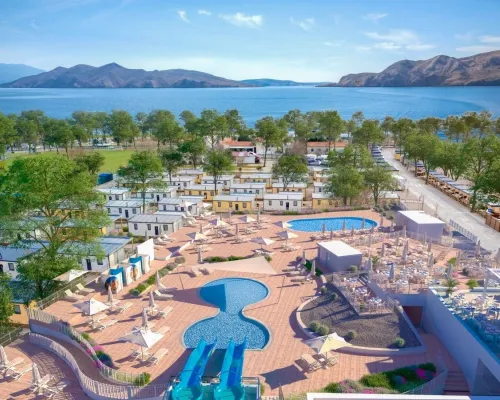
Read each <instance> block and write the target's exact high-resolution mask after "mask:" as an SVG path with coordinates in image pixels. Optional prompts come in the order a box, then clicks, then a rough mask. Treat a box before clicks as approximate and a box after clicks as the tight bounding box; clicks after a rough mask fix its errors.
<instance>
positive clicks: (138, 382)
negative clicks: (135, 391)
mask: <svg viewBox="0 0 500 400" xmlns="http://www.w3.org/2000/svg"><path fill="white" fill-rule="evenodd" d="M149 382H151V374H150V373H149V372H143V373H142V374H140V375H139V376H138V377H137V378H135V382H134V384H135V386H145V385H147V384H148V383H149Z"/></svg>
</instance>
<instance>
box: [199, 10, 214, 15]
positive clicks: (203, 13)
mask: <svg viewBox="0 0 500 400" xmlns="http://www.w3.org/2000/svg"><path fill="white" fill-rule="evenodd" d="M198 14H200V15H208V16H210V15H212V13H211V12H210V11H207V10H198Z"/></svg>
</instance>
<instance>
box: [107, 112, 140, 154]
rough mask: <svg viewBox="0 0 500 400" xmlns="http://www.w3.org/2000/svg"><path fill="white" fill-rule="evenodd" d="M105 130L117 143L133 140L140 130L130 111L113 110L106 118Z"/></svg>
mask: <svg viewBox="0 0 500 400" xmlns="http://www.w3.org/2000/svg"><path fill="white" fill-rule="evenodd" d="M105 130H106V131H107V132H108V133H109V134H110V135H111V137H112V138H113V140H114V141H115V142H116V144H117V145H121V144H125V146H126V145H127V143H130V142H133V141H134V140H135V137H137V134H138V132H139V129H138V127H137V125H136V124H135V122H134V119H133V118H132V116H131V115H130V113H129V112H128V111H124V110H113V111H112V112H111V114H109V115H108V116H107V118H106V123H105Z"/></svg>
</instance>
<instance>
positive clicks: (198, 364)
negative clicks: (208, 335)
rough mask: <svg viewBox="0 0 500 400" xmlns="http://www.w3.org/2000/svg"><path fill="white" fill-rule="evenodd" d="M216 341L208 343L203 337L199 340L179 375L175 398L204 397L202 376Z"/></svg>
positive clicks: (173, 395)
mask: <svg viewBox="0 0 500 400" xmlns="http://www.w3.org/2000/svg"><path fill="white" fill-rule="evenodd" d="M215 343H216V342H214V343H212V344H208V343H207V342H206V341H205V339H203V338H202V339H201V340H200V341H199V342H198V346H196V349H194V350H193V352H192V353H191V355H190V356H189V358H188V360H187V362H186V365H184V369H183V370H182V372H181V374H180V376H179V383H178V384H177V385H176V386H175V388H174V389H173V391H172V397H173V399H174V400H200V399H201V398H202V397H203V389H202V387H201V378H202V376H203V372H204V371H205V367H206V366H207V362H208V359H209V358H210V356H211V355H212V353H213V351H214V349H215Z"/></svg>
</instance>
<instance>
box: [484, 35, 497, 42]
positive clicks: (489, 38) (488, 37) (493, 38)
mask: <svg viewBox="0 0 500 400" xmlns="http://www.w3.org/2000/svg"><path fill="white" fill-rule="evenodd" d="M479 41H480V42H481V43H500V36H491V35H485V36H481V37H480V38H479Z"/></svg>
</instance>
